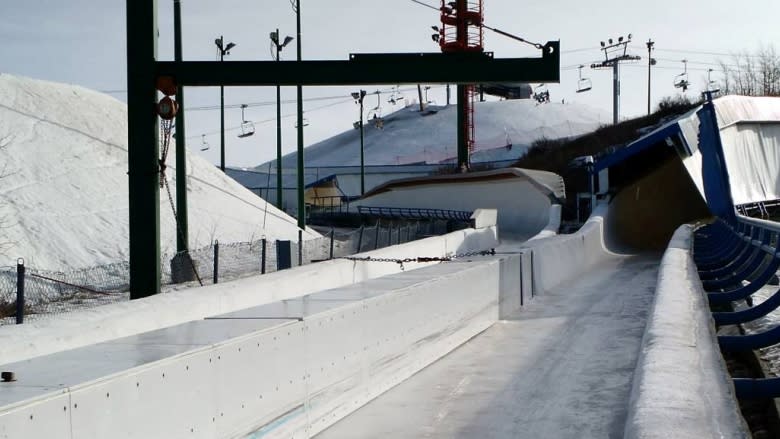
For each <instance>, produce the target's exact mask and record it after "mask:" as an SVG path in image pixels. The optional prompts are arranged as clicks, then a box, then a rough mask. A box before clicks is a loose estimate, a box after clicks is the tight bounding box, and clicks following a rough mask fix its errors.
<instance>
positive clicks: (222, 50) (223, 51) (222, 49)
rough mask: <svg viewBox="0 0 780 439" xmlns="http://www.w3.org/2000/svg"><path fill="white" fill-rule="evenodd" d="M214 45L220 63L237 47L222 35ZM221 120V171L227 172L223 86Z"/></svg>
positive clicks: (220, 108) (220, 101)
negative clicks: (226, 41)
mask: <svg viewBox="0 0 780 439" xmlns="http://www.w3.org/2000/svg"><path fill="white" fill-rule="evenodd" d="M214 44H216V45H217V51H218V52H219V62H223V61H225V55H230V49H232V48H234V47H236V44H235V43H228V44H227V45H225V38H224V37H223V36H222V35H220V36H219V38H217V39H216V40H214ZM219 120H220V125H219V126H220V130H219V141H220V143H219V144H220V148H219V169H221V170H222V172H225V86H223V85H220V86H219Z"/></svg>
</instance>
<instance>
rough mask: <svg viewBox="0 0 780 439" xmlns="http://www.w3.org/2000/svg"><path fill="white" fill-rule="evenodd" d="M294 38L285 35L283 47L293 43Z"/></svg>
mask: <svg viewBox="0 0 780 439" xmlns="http://www.w3.org/2000/svg"><path fill="white" fill-rule="evenodd" d="M293 40H294V38H293V37H290V36H287V37H284V43H282V47H284V46H286V45H288V44H290V43H292V41H293Z"/></svg>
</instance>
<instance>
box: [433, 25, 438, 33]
mask: <svg viewBox="0 0 780 439" xmlns="http://www.w3.org/2000/svg"><path fill="white" fill-rule="evenodd" d="M431 29H433V30H435V31H436V32H439V26H431Z"/></svg>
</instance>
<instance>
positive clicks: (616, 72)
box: [590, 34, 642, 124]
mask: <svg viewBox="0 0 780 439" xmlns="http://www.w3.org/2000/svg"><path fill="white" fill-rule="evenodd" d="M607 41H608V43H605V42H603V41H602V42H601V50H603V51H604V61H602V62H600V63H597V64H591V65H590V68H592V69H612V123H613V124H617V123H618V119H619V116H620V63H621V62H623V61H638V60H640V59H642V58H641V57H639V56H634V55H629V54H627V53H626V52H627V51H628V45H629V43H631V34H628V38H623V37H622V36H621V37H619V38H618V41H617V43H613V41H612V38H610V39H609V40H607Z"/></svg>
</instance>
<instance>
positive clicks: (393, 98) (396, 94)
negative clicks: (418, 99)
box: [387, 86, 406, 105]
mask: <svg viewBox="0 0 780 439" xmlns="http://www.w3.org/2000/svg"><path fill="white" fill-rule="evenodd" d="M405 99H406V97H404V95H403V94H402V93H401V92H400V91H399V90H398V86H396V87H395V89H394V90H393V92H392V93H390V98H389V99H388V100H387V103H388V104H391V105H395V104H397V103H399V102H401V101H403V100H405Z"/></svg>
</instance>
